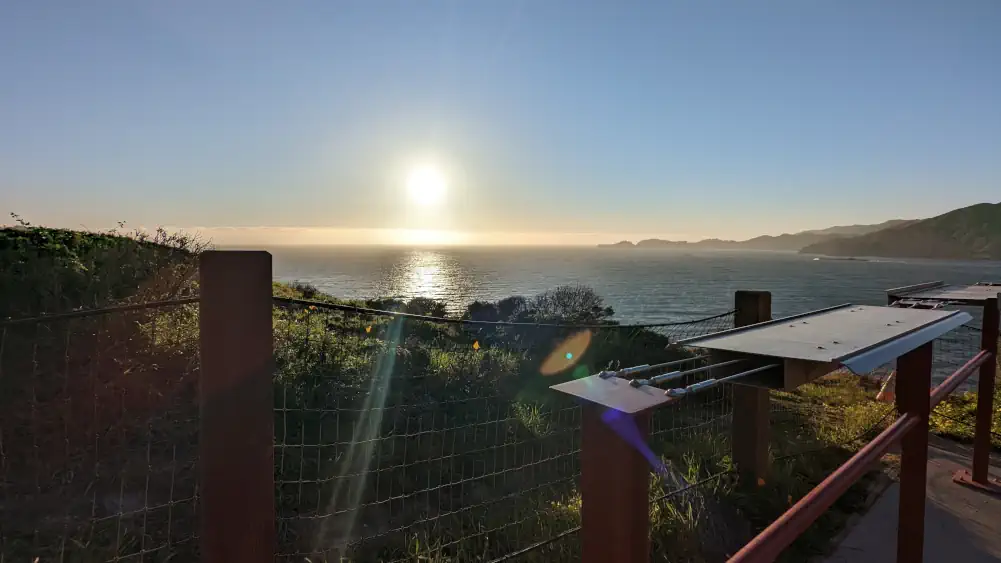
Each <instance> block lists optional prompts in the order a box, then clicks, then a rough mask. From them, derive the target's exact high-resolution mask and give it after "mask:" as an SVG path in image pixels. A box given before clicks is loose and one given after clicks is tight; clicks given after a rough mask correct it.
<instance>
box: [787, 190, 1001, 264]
mask: <svg viewBox="0 0 1001 563" xmlns="http://www.w3.org/2000/svg"><path fill="white" fill-rule="evenodd" d="M800 252H801V253H803V254H821V255H826V256H879V257H887V258H938V259H959V260H1001V203H978V204H977V205H971V206H970V207H964V208H962V209H956V210H953V211H950V212H948V213H944V214H942V215H939V216H937V217H932V218H930V219H924V220H921V221H912V222H909V223H906V224H902V225H896V226H893V227H890V228H886V229H880V230H878V231H874V232H871V233H868V234H865V235H861V236H853V237H846V238H845V237H843V238H837V239H831V240H825V241H818V242H816V243H813V244H811V245H808V246H805V247H803V248H801V249H800Z"/></svg>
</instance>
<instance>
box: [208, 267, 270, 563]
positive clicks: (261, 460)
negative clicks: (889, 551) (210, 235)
mask: <svg viewBox="0 0 1001 563" xmlns="http://www.w3.org/2000/svg"><path fill="white" fill-rule="evenodd" d="M199 282H200V286H201V287H200V291H201V300H200V301H201V303H200V307H199V309H200V312H199V316H200V319H199V330H200V345H201V374H200V382H201V383H200V389H199V397H200V403H201V404H200V411H201V412H200V417H201V428H200V439H199V450H200V459H199V464H200V470H201V483H200V488H201V511H202V513H201V518H202V520H201V547H202V561H205V562H206V563H230V562H233V561H240V562H241V563H257V562H259V563H265V562H270V561H272V560H273V559H274V554H275V498H274V494H275V490H274V419H273V415H272V411H273V409H274V403H273V401H272V383H271V378H272V375H273V371H274V370H273V369H272V366H273V363H274V354H273V346H274V344H273V340H272V331H271V255H270V254H268V253H267V252H258V251H253V252H246V251H208V252H204V253H202V255H201V258H200V260H199Z"/></svg>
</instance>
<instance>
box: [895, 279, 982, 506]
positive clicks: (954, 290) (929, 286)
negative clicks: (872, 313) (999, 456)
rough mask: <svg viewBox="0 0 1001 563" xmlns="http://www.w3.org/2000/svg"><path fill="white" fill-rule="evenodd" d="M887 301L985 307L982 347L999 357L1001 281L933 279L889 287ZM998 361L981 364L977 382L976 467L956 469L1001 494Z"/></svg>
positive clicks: (964, 478)
mask: <svg viewBox="0 0 1001 563" xmlns="http://www.w3.org/2000/svg"><path fill="white" fill-rule="evenodd" d="M886 296H887V304H889V305H890V306H892V307H905V308H914V309H937V308H940V307H944V306H946V305H955V306H961V307H980V308H982V309H983V321H982V324H981V328H980V330H981V346H980V348H981V350H985V351H987V352H988V353H990V354H991V355H992V357H994V358H997V354H998V338H999V334H998V333H999V326H998V325H999V324H1001V320H999V311H998V299H999V298H1001V283H997V282H978V283H976V284H973V285H947V284H946V283H944V282H941V281H933V282H926V283H920V284H916V285H910V286H906V287H898V288H894V289H888V290H886ZM996 376H997V370H996V362H994V361H990V362H983V363H982V364H981V365H980V375H979V381H978V382H977V422H976V431H975V434H974V438H973V469H972V471H967V470H962V471H958V472H956V474H955V475H954V476H953V481H955V482H956V483H959V484H961V485H966V486H970V487H974V488H976V489H980V490H983V491H986V492H990V493H994V494H1001V481H999V480H998V479H994V478H992V477H991V476H990V474H989V471H988V469H989V465H990V451H991V412H992V408H993V407H992V405H993V398H994V386H995V378H996Z"/></svg>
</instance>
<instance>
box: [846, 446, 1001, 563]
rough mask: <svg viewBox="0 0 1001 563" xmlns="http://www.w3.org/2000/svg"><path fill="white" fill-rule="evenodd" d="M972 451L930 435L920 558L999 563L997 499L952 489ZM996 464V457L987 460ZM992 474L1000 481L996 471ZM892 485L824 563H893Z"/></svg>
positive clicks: (1000, 504)
mask: <svg viewBox="0 0 1001 563" xmlns="http://www.w3.org/2000/svg"><path fill="white" fill-rule="evenodd" d="M971 455H972V450H971V449H970V448H969V447H966V446H963V445H958V444H955V443H953V442H950V441H947V440H940V439H935V438H934V437H932V440H931V443H930V444H929V448H928V499H927V500H926V501H925V549H924V560H925V561H927V562H929V563H933V562H938V561H945V562H947V563H960V562H962V563H981V562H1001V497H995V496H991V495H987V494H984V493H981V492H979V491H975V490H973V489H970V488H967V487H963V486H960V485H957V484H955V483H953V482H952V474H953V473H955V472H956V470H958V469H966V468H969V467H970V456H971ZM992 463H994V464H997V459H996V458H995V459H992ZM990 471H991V474H993V475H995V476H997V477H1001V467H998V465H993V466H992V467H991V469H990ZM899 494H900V486H899V485H898V484H896V483H894V484H893V485H891V486H890V488H888V489H887V490H886V492H885V493H883V496H882V497H880V499H879V500H878V501H876V504H875V505H873V507H872V508H871V509H869V512H868V513H866V515H865V516H863V517H862V518H861V519H860V520H859V521H858V523H857V524H856V525H855V526H854V527H853V528H852V529H851V530H850V531H849V532H848V535H847V536H846V537H845V539H844V540H843V541H842V542H841V544H840V545H839V546H838V548H837V549H836V550H835V551H834V553H833V554H832V555H831V556H830V557H829V558H828V559H827V563H869V562H873V563H875V562H881V563H882V562H892V561H896V551H897V500H898V498H899Z"/></svg>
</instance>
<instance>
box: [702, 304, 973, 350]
mask: <svg viewBox="0 0 1001 563" xmlns="http://www.w3.org/2000/svg"><path fill="white" fill-rule="evenodd" d="M955 314H956V311H941V310H928V309H899V308H894V307H874V306H867V305H853V306H848V307H842V308H839V309H834V310H831V311H826V312H821V313H817V314H815V315H805V316H801V317H798V318H794V319H790V320H788V321H786V322H773V323H767V324H763V325H761V326H757V327H755V326H751V327H748V328H747V329H744V330H739V331H734V332H732V333H729V334H720V335H718V336H713V335H708V336H706V337H705V338H696V339H692V340H688V341H685V343H684V344H685V345H686V346H696V347H700V348H708V349H711V350H726V351H730V352H740V353H744V354H756V355H762V356H772V357H776V358H790V359H798V360H807V361H813V362H824V363H827V362H834V361H838V360H840V359H842V358H845V357H847V356H850V355H852V354H856V353H858V352H860V351H862V350H866V349H869V348H872V347H875V346H879V345H881V344H885V343H888V342H890V341H893V340H895V339H898V338H900V337H902V336H904V335H906V334H908V333H911V332H914V331H917V330H920V329H922V328H924V327H926V326H929V325H933V324H935V323H938V322H941V321H943V320H945V319H946V318H948V317H951V316H953V315H955ZM931 338H935V337H934V336H932V337H931ZM929 340H930V339H929Z"/></svg>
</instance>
